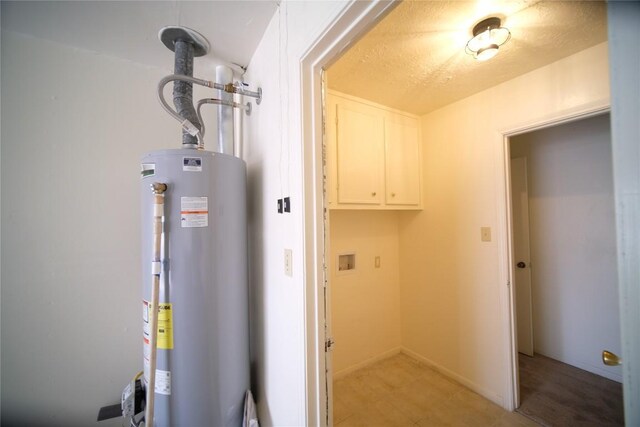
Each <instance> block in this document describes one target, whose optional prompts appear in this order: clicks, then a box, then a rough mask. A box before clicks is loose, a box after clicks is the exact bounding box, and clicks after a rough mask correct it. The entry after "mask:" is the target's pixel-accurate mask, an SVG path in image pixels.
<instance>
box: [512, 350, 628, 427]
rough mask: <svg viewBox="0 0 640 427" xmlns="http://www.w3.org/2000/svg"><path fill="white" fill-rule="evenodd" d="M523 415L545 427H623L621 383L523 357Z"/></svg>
mask: <svg viewBox="0 0 640 427" xmlns="http://www.w3.org/2000/svg"><path fill="white" fill-rule="evenodd" d="M518 360H519V362H520V407H519V408H518V409H517V411H518V412H520V413H521V414H523V415H525V416H527V417H529V418H531V419H532V420H534V421H536V422H538V423H540V424H542V425H544V426H550V427H555V426H563V427H564V426H572V427H573V426H599V427H600V426H623V425H624V416H623V406H622V384H620V383H617V382H615V381H611V380H609V379H607V378H604V377H601V376H599V375H595V374H592V373H591V372H587V371H583V370H582V369H578V368H575V367H573V366H571V365H567V364H566V363H562V362H558V361H557V360H553V359H550V358H548V357H545V356H542V355H539V354H536V355H535V356H534V357H529V356H525V355H522V354H520V355H519V358H518Z"/></svg>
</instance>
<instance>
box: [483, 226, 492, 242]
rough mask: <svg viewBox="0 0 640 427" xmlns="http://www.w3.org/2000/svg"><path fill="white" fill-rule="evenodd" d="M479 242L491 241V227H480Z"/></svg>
mask: <svg viewBox="0 0 640 427" xmlns="http://www.w3.org/2000/svg"><path fill="white" fill-rule="evenodd" d="M480 240H481V241H483V242H490V241H491V227H480Z"/></svg>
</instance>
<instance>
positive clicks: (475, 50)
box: [464, 16, 511, 61]
mask: <svg viewBox="0 0 640 427" xmlns="http://www.w3.org/2000/svg"><path fill="white" fill-rule="evenodd" d="M500 24H501V21H500V18H498V17H495V16H494V17H491V18H487V19H483V20H482V21H480V22H478V23H477V24H476V26H475V27H473V38H472V39H471V40H469V41H468V42H467V46H466V47H465V49H464V50H465V52H467V53H468V54H469V55H473V57H474V58H476V59H477V60H478V61H486V60H487V59H490V58H493V57H494V56H496V54H497V53H498V48H500V46H502V45H503V44H505V43H506V42H507V40H509V39H510V38H511V32H510V31H509V29H507V28H505V27H501V26H500Z"/></svg>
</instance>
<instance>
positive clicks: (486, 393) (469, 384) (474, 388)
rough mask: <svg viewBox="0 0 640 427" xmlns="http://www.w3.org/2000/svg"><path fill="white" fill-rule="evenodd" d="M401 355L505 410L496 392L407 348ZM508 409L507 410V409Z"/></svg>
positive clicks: (502, 399)
mask: <svg viewBox="0 0 640 427" xmlns="http://www.w3.org/2000/svg"><path fill="white" fill-rule="evenodd" d="M401 353H403V354H406V355H407V356H409V357H411V358H412V359H414V360H417V361H418V362H421V363H424V364H425V365H427V366H429V367H430V368H433V369H435V370H436V371H438V372H440V373H441V374H442V375H444V376H446V377H449V378H451V379H452V380H454V381H456V382H458V383H460V384H462V385H463V386H465V387H467V388H468V389H470V390H472V391H475V392H476V393H478V394H479V395H481V396H483V397H485V398H487V399H489V400H490V401H492V402H493V403H495V404H496V405H500V407H502V408H505V405H504V403H505V402H504V398H503V397H502V396H500V395H498V394H495V393H494V392H492V391H491V390H488V389H486V388H484V387H482V386H480V385H478V384H476V383H474V382H473V381H471V380H469V379H468V378H465V377H463V376H462V375H459V374H457V373H455V372H453V371H450V370H449V369H447V368H445V367H444V366H441V365H439V364H437V363H435V362H434V361H432V360H430V359H427V358H426V357H424V356H422V355H420V354H418V353H416V352H414V351H412V350H409V349H408V348H406V347H402V349H401ZM505 409H506V408H505Z"/></svg>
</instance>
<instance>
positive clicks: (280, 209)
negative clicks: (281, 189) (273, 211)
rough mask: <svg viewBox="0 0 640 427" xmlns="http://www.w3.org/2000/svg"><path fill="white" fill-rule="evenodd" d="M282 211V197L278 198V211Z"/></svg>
mask: <svg viewBox="0 0 640 427" xmlns="http://www.w3.org/2000/svg"><path fill="white" fill-rule="evenodd" d="M282 212H283V203H282V199H278V213H282Z"/></svg>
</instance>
